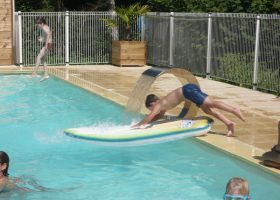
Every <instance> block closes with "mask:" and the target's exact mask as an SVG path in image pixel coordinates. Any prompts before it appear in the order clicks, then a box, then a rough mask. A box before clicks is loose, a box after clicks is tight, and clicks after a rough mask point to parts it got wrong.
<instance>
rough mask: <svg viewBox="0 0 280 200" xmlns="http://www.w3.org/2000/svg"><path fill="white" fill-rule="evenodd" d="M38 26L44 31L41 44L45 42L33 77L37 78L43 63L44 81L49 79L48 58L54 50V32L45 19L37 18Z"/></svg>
mask: <svg viewBox="0 0 280 200" xmlns="http://www.w3.org/2000/svg"><path fill="white" fill-rule="evenodd" d="M36 25H37V27H38V28H39V29H41V30H42V31H43V34H42V37H40V38H38V41H39V42H43V47H42V49H41V50H40V53H39V54H38V56H37V58H36V64H35V68H34V71H33V73H32V77H35V76H37V71H38V68H39V65H40V64H41V63H43V64H44V75H43V78H42V79H41V80H40V81H44V80H46V79H48V78H49V75H48V68H47V64H46V59H47V56H48V54H49V52H50V50H51V49H52V32H51V29H50V27H49V26H48V25H47V24H46V21H45V19H44V18H42V17H38V18H36Z"/></svg>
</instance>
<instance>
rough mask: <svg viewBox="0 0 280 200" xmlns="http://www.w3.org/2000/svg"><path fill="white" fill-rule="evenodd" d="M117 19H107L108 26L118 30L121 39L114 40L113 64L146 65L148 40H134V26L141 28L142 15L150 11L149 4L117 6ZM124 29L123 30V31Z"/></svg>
mask: <svg viewBox="0 0 280 200" xmlns="http://www.w3.org/2000/svg"><path fill="white" fill-rule="evenodd" d="M115 11H116V15H117V16H116V17H117V19H106V23H107V26H108V27H109V28H112V29H115V30H116V29H117V30H118V35H119V39H118V40H113V41H112V64H113V65H119V66H131V65H133V66H135V65H138V66H144V65H145V64H146V42H145V41H135V40H133V34H132V28H133V26H137V25H138V28H139V20H140V19H141V16H143V15H146V14H147V12H149V7H148V6H147V5H144V6H141V5H140V4H139V3H136V4H133V5H131V6H129V7H126V8H124V7H116V9H115ZM122 30H123V32H121V31H122Z"/></svg>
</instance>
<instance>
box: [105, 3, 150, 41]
mask: <svg viewBox="0 0 280 200" xmlns="http://www.w3.org/2000/svg"><path fill="white" fill-rule="evenodd" d="M149 11H150V9H149V7H148V6H147V5H143V6H141V5H140V4H139V3H136V4H133V5H130V6H129V7H116V14H117V17H118V18H119V20H120V21H119V20H115V19H105V21H106V23H107V26H108V27H109V28H113V27H117V26H124V29H125V32H126V36H125V40H132V26H133V25H134V24H135V23H137V19H138V18H139V17H140V16H143V15H146V14H147V13H148V12H149Z"/></svg>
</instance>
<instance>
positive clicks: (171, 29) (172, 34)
mask: <svg viewBox="0 0 280 200" xmlns="http://www.w3.org/2000/svg"><path fill="white" fill-rule="evenodd" d="M173 40H174V13H173V12H171V13H170V38H169V66H170V67H172V66H173V64H174V63H173V43H174V41H173Z"/></svg>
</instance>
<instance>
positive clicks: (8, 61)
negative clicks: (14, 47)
mask: <svg viewBox="0 0 280 200" xmlns="http://www.w3.org/2000/svg"><path fill="white" fill-rule="evenodd" d="M13 64H14V62H13V59H0V65H13Z"/></svg>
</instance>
